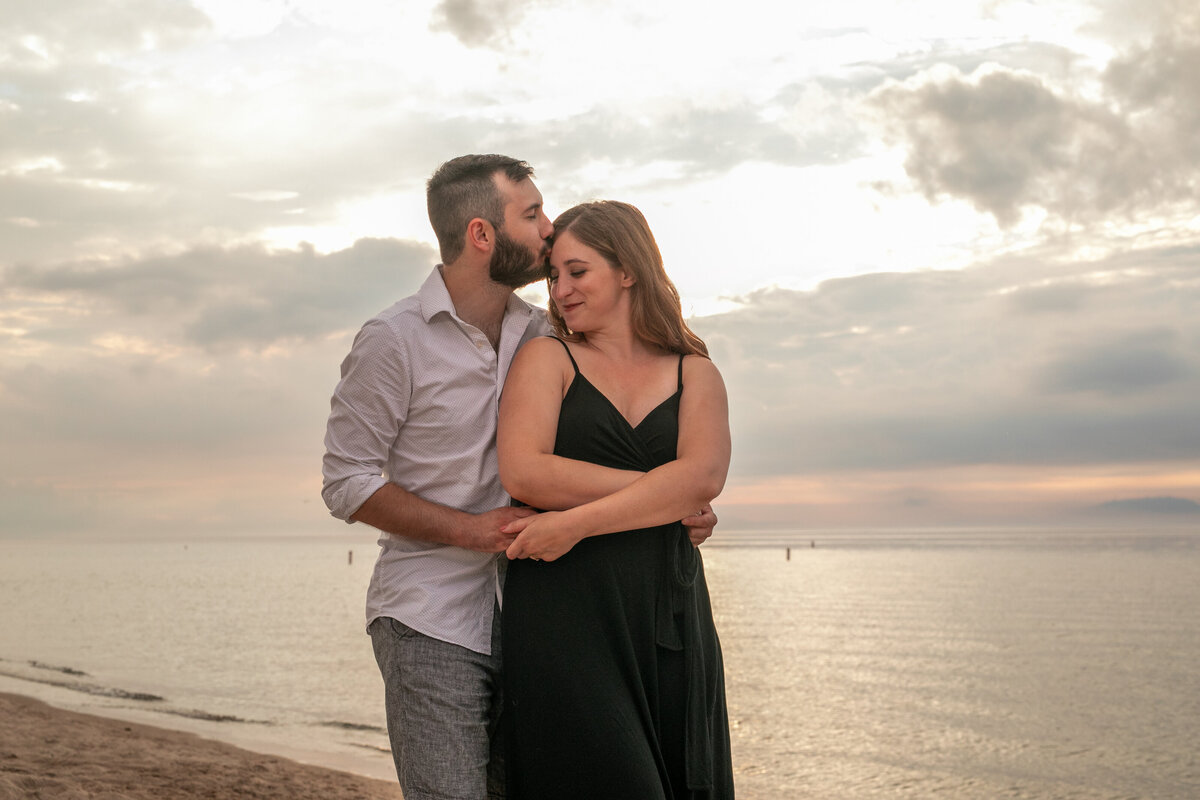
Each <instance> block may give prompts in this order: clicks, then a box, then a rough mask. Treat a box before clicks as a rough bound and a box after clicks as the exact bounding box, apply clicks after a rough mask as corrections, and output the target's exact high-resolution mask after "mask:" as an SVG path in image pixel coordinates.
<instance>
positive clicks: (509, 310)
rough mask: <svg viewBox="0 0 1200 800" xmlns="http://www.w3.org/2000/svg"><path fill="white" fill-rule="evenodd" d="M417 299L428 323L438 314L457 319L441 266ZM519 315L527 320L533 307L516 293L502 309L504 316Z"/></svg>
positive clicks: (428, 279) (429, 278)
mask: <svg viewBox="0 0 1200 800" xmlns="http://www.w3.org/2000/svg"><path fill="white" fill-rule="evenodd" d="M417 299H418V300H419V301H420V303H421V316H422V317H423V318H424V319H425V322H426V323H428V322H430V321H432V320H433V318H434V317H436V316H437V315H438V314H441V313H446V314H449V315H450V316H452V317H454V318H455V319H458V312H456V311H455V310H454V301H453V300H451V299H450V290H449V289H447V288H446V280H445V278H443V277H442V265H441V264H438V265H437V266H436V267H434V268H433V271H432V272H430V273H429V277H428V278H426V279H425V283H423V284H421V288H420V289H418V290H417ZM510 314H520V315H522V316H524V317H525V318H526V319H528V318H529V317H530V316H531V315H532V314H533V306H531V305H529V303H526V302H525V301H524V300H522V299H521V298H519V297H517V295H516V293H515V292H514V293H513V294H510V295H509V296H508V304H507V305H506V306H505V307H504V316H505V317H506V318H507V317H508V316H509V315H510Z"/></svg>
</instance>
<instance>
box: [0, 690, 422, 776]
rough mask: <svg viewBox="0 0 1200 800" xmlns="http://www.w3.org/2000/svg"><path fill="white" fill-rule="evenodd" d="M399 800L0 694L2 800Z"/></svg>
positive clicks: (171, 735) (175, 736)
mask: <svg viewBox="0 0 1200 800" xmlns="http://www.w3.org/2000/svg"><path fill="white" fill-rule="evenodd" d="M18 798H19V799H20V800H35V799H37V798H45V799H46V800H50V798H53V799H54V800H76V799H78V800H83V798H88V800H101V799H103V800H118V799H119V800H126V799H128V800H143V799H144V800H152V799H153V800H162V799H163V798H179V799H180V800H188V798H212V799H213V800H215V799H216V798H256V799H260V800H274V799H275V798H278V799H279V800H284V799H285V798H287V799H288V800H304V799H305V798H311V800H351V799H352V798H353V799H354V800H400V798H401V793H400V788H399V787H398V786H397V785H396V784H395V783H388V782H385V781H377V780H372V779H370V778H364V777H360V776H358V775H351V774H349V773H346V772H338V771H336V770H330V769H323V768H321V767H313V766H308V765H305V764H299V763H296V762H294V761H289V760H287V759H285V758H278V757H275V756H267V755H259V754H258V753H251V752H249V751H247V750H241V749H239V748H237V747H233V746H232V745H227V744H223V743H221V742H215V741H211V740H208V739H202V738H200V737H198V736H195V735H193V734H190V733H181V732H178V731H169V730H163V729H160V728H154V727H150V726H148V725H139V724H136V723H133V722H124V721H121V720H115V719H107V718H104V717H96V716H91V715H88V714H79V713H76V712H73V711H64V710H61V709H57V708H53V707H51V706H49V705H46V704H45V703H43V702H41V701H40V700H34V699H32V698H28V697H22V696H20V695H13V694H0V800H10V799H11V800H17V799H18Z"/></svg>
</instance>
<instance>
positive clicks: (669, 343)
mask: <svg viewBox="0 0 1200 800" xmlns="http://www.w3.org/2000/svg"><path fill="white" fill-rule="evenodd" d="M567 231H570V232H571V235H572V236H574V237H575V238H576V239H578V240H579V241H580V242H581V243H582V244H585V245H587V246H588V247H590V248H592V249H593V250H595V251H596V252H598V253H599V254H600V255H602V256H604V259H605V260H606V261H607V262H608V263H609V265H610V266H612V267H613V268H616V269H624V270H625V271H626V272H627V273H628V274H629V275H630V276H632V277H633V286H631V287H630V301H631V302H630V308H631V322H632V325H633V332H634V334H635V335H636V336H637V337H638V338H639V339H642V340H643V341H645V342H648V343H650V344H653V345H658V346H659V347H661V348H663V349H664V350H668V351H670V352H672V353H683V354H685V355H700V356H704V357H705V358H707V357H708V348H707V347H706V346H705V344H704V340H702V339H701V338H700V337H699V336H697V335H696V334H695V333H693V332H692V329H691V328H689V327H688V325H687V323H686V322H684V320H683V309H682V306H681V305H680V302H679V291H678V290H677V289H676V288H675V284H674V283H672V282H671V279H670V278H669V277H667V273H666V270H664V269H663V260H662V253H660V252H659V250H658V242H656V241H654V234H653V233H651V232H650V225H649V224H648V223H647V222H646V218H645V217H644V216H642V212H641V211H639V210H638V209H637V208H636V207H634V206H631V205H630V204H629V203H621V202H618V201H616V200H597V201H594V202H591V203H580V204H579V205H577V206H573V207H572V208H569V209H567V210H566V211H564V212H563V213H562V214H560V215H559V216H558V219H556V220H554V234H555V236H560V235H562V234H563V233H565V232H567ZM549 317H550V324H551V325H553V326H554V330H555V332H556V333H557V334H558V335H559V337H561V338H564V339H568V340H570V341H582V340H583V338H584V337H583V334H576V333H574V332H573V331H571V330H570V329H569V328H568V327H567V323H566V321H565V320H564V319H563V317H562V315H561V314H560V313H559V312H558V308H557V306H555V304H554V303H553V301H551V303H550V312H549Z"/></svg>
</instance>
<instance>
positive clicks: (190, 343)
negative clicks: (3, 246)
mask: <svg viewBox="0 0 1200 800" xmlns="http://www.w3.org/2000/svg"><path fill="white" fill-rule="evenodd" d="M436 260H437V258H436V254H435V252H434V251H433V249H432V248H430V247H428V246H426V245H422V244H416V243H412V242H402V241H397V240H387V239H362V240H359V241H358V242H356V243H355V244H354V246H353V247H351V248H348V249H346V250H342V251H338V252H335V253H330V254H328V255H321V254H317V253H315V252H314V251H313V249H312V248H311V247H302V248H300V249H298V250H292V251H270V250H267V249H265V248H264V247H262V246H260V245H256V246H249V245H248V246H243V247H235V248H227V249H220V248H211V247H200V248H194V249H191V250H188V251H185V252H183V253H180V254H177V255H170V256H157V257H156V256H149V257H143V258H137V259H129V260H126V261H124V262H121V263H117V264H108V263H104V262H94V261H88V262H73V263H67V264H60V265H55V266H33V265H14V266H11V267H8V268H7V269H3V270H2V271H0V298H6V297H7V298H10V300H12V299H14V298H21V302H24V303H28V302H30V301H36V300H38V299H39V298H41V299H42V302H44V303H47V304H50V303H53V304H54V305H55V306H57V308H58V310H57V312H56V313H54V314H46V315H41V316H40V319H39V320H38V321H37V322H36V323H35V324H34V325H33V326H32V327H31V328H30V330H29V331H28V333H27V335H28V336H30V337H34V338H39V339H46V340H54V341H58V342H63V341H64V340H67V339H70V338H74V339H75V340H76V344H77V345H78V346H84V345H86V344H87V343H89V342H92V341H94V340H95V339H96V338H97V337H100V336H103V335H114V334H115V335H124V336H127V337H146V336H153V337H154V338H155V339H156V341H160V342H165V343H167V344H170V345H173V346H177V347H183V348H200V349H203V350H228V349H236V348H239V347H247V348H250V349H252V350H255V351H261V350H263V349H264V348H267V347H268V346H270V345H272V344H276V343H279V342H283V341H289V340H301V341H309V340H314V339H320V338H322V337H324V336H327V335H329V334H330V333H332V332H336V331H339V330H344V329H345V328H346V326H347V325H349V324H358V323H360V322H361V321H362V320H364V319H365V318H366V317H368V316H370V315H371V314H373V313H375V312H376V311H378V310H380V309H381V308H383V307H385V306H387V305H389V304H390V303H391V302H392V301H393V300H394V299H396V298H399V297H402V296H404V295H406V294H409V293H411V292H412V291H415V290H416V288H417V287H418V286H419V285H420V283H421V281H422V280H424V277H425V275H426V274H428V271H429V269H430V267H431V266H432V264H434V263H436ZM12 302H14V303H15V300H12Z"/></svg>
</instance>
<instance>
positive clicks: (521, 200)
mask: <svg viewBox="0 0 1200 800" xmlns="http://www.w3.org/2000/svg"><path fill="white" fill-rule="evenodd" d="M495 181H496V186H497V187H498V188H499V189H500V192H501V194H503V195H504V197H505V199H506V200H507V201H508V202H509V203H512V204H514V205H518V206H520V207H521V208H522V209H524V208H528V207H530V206H539V205H541V204H542V193H541V192H540V191H538V188H537V186H535V185H534V183H533V180H532V179H530V178H522V179H521V180H519V181H514V180H513V179H512V178H509V177H508V176H507V175H505V174H504V173H503V172H497V173H496V175H495Z"/></svg>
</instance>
